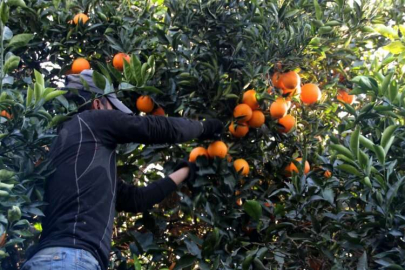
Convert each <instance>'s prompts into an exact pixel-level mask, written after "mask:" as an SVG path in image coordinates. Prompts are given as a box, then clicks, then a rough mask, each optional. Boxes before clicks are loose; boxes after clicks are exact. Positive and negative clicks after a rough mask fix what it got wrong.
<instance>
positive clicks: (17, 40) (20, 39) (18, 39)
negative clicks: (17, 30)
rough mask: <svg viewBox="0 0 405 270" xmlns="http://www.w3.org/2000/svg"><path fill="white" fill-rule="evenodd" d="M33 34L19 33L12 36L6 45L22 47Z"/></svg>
mask: <svg viewBox="0 0 405 270" xmlns="http://www.w3.org/2000/svg"><path fill="white" fill-rule="evenodd" d="M33 37H34V35H33V34H19V35H16V36H14V37H13V38H12V39H11V40H10V42H9V43H8V44H7V47H12V48H14V49H15V48H19V47H24V46H26V45H27V44H28V42H29V41H30V40H31V39H33Z"/></svg>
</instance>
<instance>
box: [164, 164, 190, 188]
mask: <svg viewBox="0 0 405 270" xmlns="http://www.w3.org/2000/svg"><path fill="white" fill-rule="evenodd" d="M189 173H190V169H189V168H188V167H183V168H181V169H179V170H177V171H175V172H173V173H172V174H170V175H169V177H170V179H172V180H173V182H174V183H175V184H176V185H179V184H180V183H181V182H183V181H184V180H186V179H187V177H188V175H189Z"/></svg>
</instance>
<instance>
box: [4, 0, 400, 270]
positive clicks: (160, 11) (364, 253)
mask: <svg viewBox="0 0 405 270" xmlns="http://www.w3.org/2000/svg"><path fill="white" fill-rule="evenodd" d="M403 6H404V3H403V1H382V2H381V3H369V1H353V3H346V1H333V2H327V1H305V0H303V1H236V0H227V1H226V0H220V1H174V0H168V1H165V2H163V1H152V2H151V1H132V2H131V1H122V2H117V1H106V2H101V1H52V2H50V1H47V2H43V1H28V0H26V1H23V0H8V1H7V2H4V1H3V2H2V3H1V4H0V17H1V23H0V26H1V27H0V28H1V31H0V32H1V33H2V38H1V51H0V52H1V54H0V56H1V57H0V60H1V61H0V67H1V73H0V77H1V78H0V91H1V93H0V109H1V111H2V112H1V114H0V115H1V116H0V119H1V126H0V143H1V149H0V257H1V259H2V262H1V266H2V268H4V269H16V268H18V265H19V263H21V261H22V260H23V259H24V254H25V251H26V249H27V248H28V247H29V246H30V245H32V244H34V243H35V242H36V241H37V239H38V236H39V234H40V231H41V226H40V220H41V216H43V214H42V209H43V207H44V205H43V203H42V196H43V184H44V181H45V179H46V177H47V175H49V174H50V173H52V168H51V167H50V166H48V163H49V160H47V159H46V153H47V151H48V146H49V144H50V142H51V140H52V138H53V137H54V136H55V134H56V127H57V124H58V123H59V122H60V121H64V120H66V119H67V118H68V116H69V114H71V113H72V112H74V111H75V110H76V106H75V104H73V103H72V102H69V101H68V100H66V98H64V96H63V94H64V93H65V92H64V91H60V90H56V89H55V88H56V87H58V86H60V85H61V82H62V81H63V77H64V76H65V75H66V74H68V73H71V72H72V69H71V65H72V63H73V62H74V60H76V59H78V58H84V59H86V60H87V61H88V63H89V64H90V66H91V68H92V69H94V70H96V71H97V73H95V76H94V80H95V81H96V83H97V85H98V86H99V87H100V88H102V89H104V90H105V92H106V93H107V92H109V91H113V89H114V88H115V89H116V91H118V94H120V95H121V97H122V99H123V100H124V101H125V102H126V104H127V105H128V106H129V107H130V108H132V109H133V111H134V112H136V113H137V114H141V115H144V114H145V113H141V112H140V111H139V110H138V109H141V110H142V111H147V112H149V111H150V109H151V108H150V107H151V106H154V108H153V109H152V113H153V112H154V109H157V108H160V113H162V109H163V110H164V114H166V115H168V116H184V117H189V118H193V119H200V120H202V119H204V118H218V119H221V120H222V121H223V123H224V124H225V125H226V127H227V128H226V132H224V133H223V134H222V135H221V137H220V138H218V140H222V141H223V142H224V143H226V145H227V148H228V154H229V155H228V156H227V157H226V158H218V157H216V158H214V159H207V158H204V157H200V158H197V161H196V162H197V165H198V167H199V173H198V175H199V176H198V178H197V180H196V182H195V183H194V184H193V185H192V187H190V188H187V187H186V186H184V187H181V188H180V189H179V191H178V192H177V193H176V194H173V195H172V196H170V198H167V199H166V200H165V201H164V202H163V203H161V204H160V205H159V206H156V207H155V208H154V209H152V210H151V211H149V212H146V213H142V214H139V215H132V214H126V213H119V214H117V217H116V221H115V230H114V233H113V239H112V241H113V253H112V257H111V261H110V267H111V268H113V269H115V268H117V269H134V268H135V269H144V268H145V269H161V268H165V267H170V268H171V269H173V268H174V269H183V268H184V269H192V268H193V267H195V266H197V265H198V267H199V268H201V269H270V268H289V269H296V268H312V269H331V268H335V269H342V268H354V267H357V268H359V269H367V268H380V267H396V268H398V269H402V268H401V267H402V266H403V265H404V264H405V258H404V255H403V252H402V249H403V241H402V237H403V226H404V223H405V222H404V220H405V219H404V216H403V214H404V213H403V212H404V206H403V201H404V200H403V195H402V194H403V192H402V191H403V189H404V185H403V177H404V174H403V165H402V164H403V162H402V161H403V160H404V158H403V154H402V151H401V149H402V148H403V140H402V138H403V132H404V129H403V116H404V109H403V101H404V95H403V87H404V81H403V80H404V78H403V58H404V55H405V52H404V51H405V49H404V48H405V45H404V42H403V38H402V37H403V35H404V34H405V27H404V24H403V23H404V22H403V17H402V16H401V14H402V12H403ZM79 13H84V14H86V15H87V17H88V18H89V19H88V20H83V18H86V17H84V16H82V15H81V16H82V20H80V19H79V20H77V21H76V20H75V19H74V17H75V16H76V15H77V14H79ZM118 53H126V54H128V55H131V57H130V61H129V62H125V61H124V62H123V63H122V64H123V71H122V72H121V64H120V65H119V66H120V68H119V69H118V70H117V69H116V68H114V66H116V65H115V64H114V62H113V57H114V55H116V54H118ZM80 61H82V60H80ZM82 62H84V63H85V64H87V63H86V62H85V61H82ZM76 63H78V62H76ZM84 66H86V65H84ZM80 67H83V65H82V64H80V65H79V68H80ZM35 70H37V71H35ZM73 71H76V68H74V70H73ZM294 72H295V73H294ZM41 74H42V76H41ZM275 74H276V76H274V75H275ZM285 74H289V75H288V76H286V75H285ZM296 74H298V75H299V77H297V75H296ZM279 75H280V78H279V77H278V76H279ZM272 78H274V79H272ZM308 83H312V84H316V85H318V86H319V87H320V90H321V96H320V97H319V98H318V97H315V96H313V95H314V94H313V93H318V91H317V90H316V89H315V90H314V91H312V94H308V92H307V90H306V89H307V88H308V87H302V89H301V85H305V84H308ZM291 88H293V89H291ZM252 89H254V90H253V91H249V92H248V93H246V92H247V91H248V90H252ZM350 90H351V91H350ZM342 91H345V92H342ZM349 91H350V93H349ZM300 92H301V94H299V93H300ZM244 93H246V94H245V98H244ZM290 93H295V94H297V95H295V96H292V94H290ZM338 93H339V98H338V96H337V95H338ZM344 93H347V94H346V95H344ZM348 94H352V95H356V101H355V102H354V103H352V104H350V103H351V101H350V100H347V99H344V98H342V96H347V97H350V95H348ZM308 95H309V96H308ZM140 96H144V97H142V98H141V99H139V97H140ZM145 96H148V97H145ZM301 97H302V98H303V100H304V101H305V103H303V102H301ZM276 99H278V102H282V105H281V107H283V109H284V110H286V111H285V112H281V113H276V114H280V115H278V116H276V114H274V115H272V116H270V111H269V107H270V105H271V104H272V103H273V102H274V101H275V100H276ZM145 100H146V101H145ZM137 101H138V102H137ZM151 101H152V102H151ZM314 101H316V102H314ZM313 102H314V103H313ZM137 103H139V104H142V105H143V108H141V107H140V106H139V105H138V108H137ZM239 103H247V104H248V106H247V107H250V108H253V111H252V115H259V116H257V117H259V118H257V119H255V121H253V120H251V122H247V123H239V124H236V123H237V122H241V121H243V120H242V119H241V118H243V116H242V117H240V118H236V119H235V118H234V117H233V115H234V108H235V107H236V106H237V105H238V104H239ZM309 103H313V104H309ZM284 106H285V107H284ZM246 110H247V111H248V110H249V108H247V109H246ZM258 110H260V111H262V113H263V115H264V116H265V121H264V124H263V125H261V126H260V124H261V119H260V117H262V116H261V114H260V113H259V112H257V111H258ZM285 114H288V115H286V116H284V115H285ZM283 116H284V117H283ZM281 117H283V118H281ZM278 118H281V119H279V120H277V119H278ZM253 123H255V124H253ZM234 124H235V125H234ZM249 124H250V127H249V132H248V133H247V134H245V131H246V128H247V126H249ZM280 124H281V125H280ZM229 126H231V131H232V128H233V129H234V132H235V131H237V130H238V127H239V128H243V129H245V131H244V132H242V135H240V136H238V137H239V138H236V137H235V136H234V135H232V134H231V133H230V132H227V131H228V127H229ZM257 126H260V127H257ZM287 126H288V127H287ZM286 128H287V129H288V130H286ZM290 129H291V130H290ZM210 143H211V141H193V142H190V143H187V144H182V145H152V146H144V145H139V144H128V145H122V146H120V147H119V149H117V151H118V153H119V158H118V177H120V178H122V179H124V180H125V181H128V182H130V183H134V184H138V185H145V184H147V183H150V182H151V181H154V180H156V179H158V178H159V177H160V175H161V173H162V172H163V173H168V172H170V171H171V169H172V167H173V164H174V163H175V162H176V161H177V160H178V159H182V158H188V155H189V153H190V152H191V150H192V149H193V148H195V147H205V148H208V146H209V145H210ZM237 159H244V160H246V161H247V162H248V164H249V165H250V170H249V172H248V174H247V175H246V176H243V175H241V174H240V172H237V171H236V170H235V168H234V166H233V161H234V160H237ZM243 164H244V163H243ZM301 164H306V165H305V166H301ZM307 165H309V166H307ZM237 168H238V169H239V168H240V166H237ZM286 168H288V170H287V172H286ZM309 168H310V169H309ZM308 170H309V172H308ZM243 172H245V173H246V171H245V170H243Z"/></svg>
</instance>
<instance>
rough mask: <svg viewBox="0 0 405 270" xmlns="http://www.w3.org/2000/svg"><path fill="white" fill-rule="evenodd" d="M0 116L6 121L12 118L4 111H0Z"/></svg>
mask: <svg viewBox="0 0 405 270" xmlns="http://www.w3.org/2000/svg"><path fill="white" fill-rule="evenodd" d="M0 116H3V117H5V118H7V119H11V118H13V117H12V116H11V114H9V113H8V112H7V111H5V110H3V111H1V113H0Z"/></svg>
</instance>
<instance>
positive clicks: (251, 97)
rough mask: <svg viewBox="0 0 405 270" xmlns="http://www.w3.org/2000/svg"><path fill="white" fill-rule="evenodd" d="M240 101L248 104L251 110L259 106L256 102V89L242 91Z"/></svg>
mask: <svg viewBox="0 0 405 270" xmlns="http://www.w3.org/2000/svg"><path fill="white" fill-rule="evenodd" d="M242 103H244V104H246V105H249V107H250V108H251V109H252V110H255V109H257V108H259V103H257V98H256V91H255V90H253V89H252V90H248V91H246V92H245V93H243V97H242Z"/></svg>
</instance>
